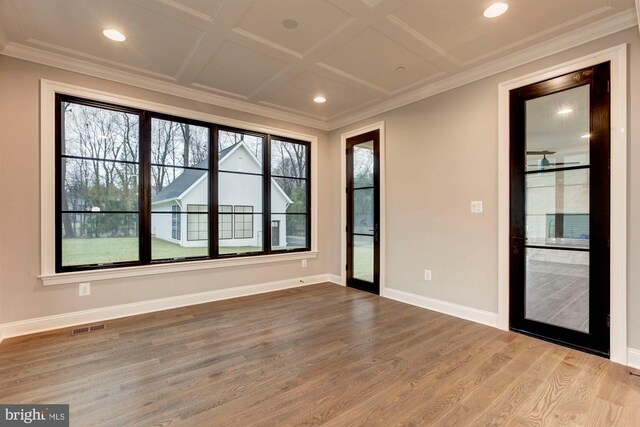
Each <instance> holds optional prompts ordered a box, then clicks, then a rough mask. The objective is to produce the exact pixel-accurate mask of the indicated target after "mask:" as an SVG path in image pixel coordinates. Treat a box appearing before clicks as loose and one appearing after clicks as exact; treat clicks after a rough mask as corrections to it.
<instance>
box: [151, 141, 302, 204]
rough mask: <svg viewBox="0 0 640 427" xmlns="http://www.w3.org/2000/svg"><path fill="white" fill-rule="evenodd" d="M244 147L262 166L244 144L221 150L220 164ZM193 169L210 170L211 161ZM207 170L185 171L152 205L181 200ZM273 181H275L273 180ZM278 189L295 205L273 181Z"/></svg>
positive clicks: (219, 155) (205, 160)
mask: <svg viewBox="0 0 640 427" xmlns="http://www.w3.org/2000/svg"><path fill="white" fill-rule="evenodd" d="M241 146H242V147H244V148H245V150H247V152H248V153H249V154H250V156H251V158H252V159H253V161H254V162H256V163H257V164H258V165H261V163H260V161H259V160H258V159H257V158H256V157H255V156H254V155H253V153H252V152H251V150H249V149H247V148H246V146H245V144H244V142H242V141H241V142H238V143H236V144H233V145H231V146H229V147H227V148H225V149H224V150H221V151H220V152H219V153H218V164H222V163H223V162H224V161H225V160H226V159H227V158H228V157H229V156H230V155H231V153H232V152H234V151H236V149H238V148H240V147H241ZM192 167H193V168H208V167H209V159H204V160H203V161H201V162H199V163H196V164H195V165H193V166H192ZM207 172H208V171H207V170H202V169H185V171H184V172H183V173H182V175H180V176H179V177H177V178H176V179H175V180H173V181H172V182H171V183H170V184H169V185H167V186H166V187H165V188H163V189H162V191H160V192H159V193H158V194H156V195H155V196H154V197H153V200H152V203H160V202H162V201H165V200H172V199H179V198H181V197H182V196H183V195H184V194H185V193H186V192H187V191H188V190H189V189H190V188H191V187H192V186H193V185H194V184H195V183H197V182H198V181H199V180H200V179H201V178H202V177H204V175H205V174H206V173H207ZM272 181H273V179H272ZM273 183H274V184H275V186H276V188H277V189H278V190H279V192H280V193H282V195H283V196H284V198H285V200H286V201H287V203H293V201H292V200H291V199H290V198H289V196H287V194H286V193H285V192H284V190H282V188H280V186H279V185H278V183H277V182H275V181H273Z"/></svg>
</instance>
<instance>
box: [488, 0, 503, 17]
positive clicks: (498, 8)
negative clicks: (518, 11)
mask: <svg viewBox="0 0 640 427" xmlns="http://www.w3.org/2000/svg"><path fill="white" fill-rule="evenodd" d="M507 9H509V5H508V4H506V3H502V2H500V3H494V4H492V5H491V6H489V7H488V8H486V9H485V10H484V17H485V18H497V17H498V16H500V15H502V14H503V13H505V12H506V11H507Z"/></svg>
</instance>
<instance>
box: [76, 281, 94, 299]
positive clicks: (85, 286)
mask: <svg viewBox="0 0 640 427" xmlns="http://www.w3.org/2000/svg"><path fill="white" fill-rule="evenodd" d="M88 295H91V283H88V282H87V283H80V285H79V286H78V296H81V297H86V296H88Z"/></svg>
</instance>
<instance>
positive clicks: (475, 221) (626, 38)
mask: <svg viewBox="0 0 640 427" xmlns="http://www.w3.org/2000/svg"><path fill="white" fill-rule="evenodd" d="M621 43H629V44H630V47H629V70H628V75H629V93H628V98H629V117H630V120H629V153H628V154H629V176H628V178H629V224H628V225H629V235H628V238H629V248H628V249H629V267H628V269H629V271H628V273H629V282H628V283H629V292H628V304H629V312H628V315H629V345H630V346H631V347H634V348H640V265H639V263H638V262H637V260H639V259H640V226H639V225H638V224H639V223H640V196H639V195H638V194H640V149H639V148H638V144H639V143H640V140H639V139H640V120H639V117H640V39H639V36H638V28H637V27H636V28H632V29H629V30H626V31H622V32H620V33H617V34H614V35H612V36H609V37H606V38H604V39H600V40H597V41H595V42H592V43H588V44H586V45H583V46H579V47H576V48H573V49H571V50H569V51H565V52H563V53H560V54H557V55H553V56H551V57H547V58H545V59H542V60H539V61H535V62H533V63H530V64H527V65H525V66H521V67H518V68H515V69H512V70H510V71H507V72H503V73H500V74H498V75H495V76H492V77H489V78H486V79H483V80H480V81H477V82H475V83H472V84H469V85H466V86H463V87H460V88H457V89H454V90H451V91H448V92H445V93H442V94H440V95H437V96H434V97H431V98H428V99H425V100H423V101H420V102H417V103H414V104H411V105H408V106H405V107H402V108H398V109H395V110H392V111H389V112H387V113H384V114H381V115H379V116H377V117H372V118H370V119H368V120H364V121H361V122H359V123H354V124H352V125H350V126H347V127H344V128H341V129H337V130H335V131H332V132H331V134H330V140H331V144H332V148H333V146H335V145H339V144H340V135H341V134H342V133H344V132H346V131H349V130H352V129H356V128H359V127H362V126H365V125H367V124H370V123H375V122H378V121H381V120H383V121H384V122H385V126H386V143H387V144H386V145H387V147H386V162H387V163H386V165H387V169H386V174H387V180H386V192H387V193H386V194H387V205H386V208H385V212H386V221H387V230H386V232H387V239H386V250H387V260H386V267H387V270H386V271H387V273H386V280H387V284H388V286H389V287H392V288H395V289H400V290H403V291H406V292H411V293H414V294H418V295H422V296H427V297H431V298H436V299H439V300H443V301H448V302H452V303H456V304H461V305H465V306H468V307H473V308H477V309H481V310H486V311H490V312H494V313H495V312H497V309H498V284H497V282H498V279H497V277H498V276H497V275H498V258H497V250H498V248H497V247H498V240H497V232H498V209H497V208H498V84H499V83H501V82H503V81H507V80H511V79H514V78H516V77H520V76H523V75H526V74H529V73H532V72H534V71H538V70H541V69H544V68H547V67H550V66H554V65H557V64H560V63H563V62H566V61H569V60H571V59H574V58H579V57H582V56H585V55H588V54H590V53H594V52H597V51H600V50H603V49H606V48H609V47H612V46H616V45H619V44H621ZM332 153H333V151H332ZM338 155H341V153H338ZM331 165H332V168H334V170H335V174H338V173H339V168H340V166H339V164H336V162H335V161H334V162H332V163H331ZM332 185H335V184H333V183H332ZM337 187H338V188H339V187H340V185H339V184H338V185H337ZM471 200H482V201H483V202H484V213H483V214H480V215H477V214H471V213H470V206H469V202H470V201H471ZM332 266H333V271H334V272H337V271H339V269H340V266H339V265H338V266H336V265H335V264H332ZM425 268H429V269H431V270H432V271H433V280H432V281H431V282H425V281H424V280H423V271H424V269H425Z"/></svg>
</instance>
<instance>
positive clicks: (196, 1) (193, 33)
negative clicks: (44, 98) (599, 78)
mask: <svg viewBox="0 0 640 427" xmlns="http://www.w3.org/2000/svg"><path fill="white" fill-rule="evenodd" d="M492 1H493V0H482V1H478V0H0V54H5V55H8V56H12V57H16V58H22V59H25V60H28V61H35V62H40V63H43V64H47V65H50V66H54V67H60V68H64V69H68V70H75V71H78V72H81V73H88V74H91V75H94V76H102V77H105V78H108V79H111V80H116V81H121V82H123V83H125V84H134V85H136V86H139V87H146V88H148V89H151V90H160V91H166V92H167V93H172V94H174V95H176V94H177V95H178V96H186V97H194V96H195V97H196V98H199V99H200V100H204V101H205V102H212V103H214V104H218V105H223V106H226V107H229V108H237V109H240V110H243V111H249V112H253V113H257V114H263V115H266V116H268V117H274V118H277V119H280V120H291V121H295V122H297V123H301V124H308V125H310V126H316V127H320V128H331V127H333V126H339V125H343V124H347V123H350V122H352V121H354V120H359V119H362V118H364V117H368V116H369V115H372V114H376V113H377V112H380V111H386V110H388V109H390V108H395V107H398V106H400V105H406V104H407V103H409V102H415V101H416V100H419V99H423V98H424V97H426V96H429V94H432V93H437V91H439V90H443V89H441V88H442V87H446V88H452V87H456V86H457V85H460V84H465V83H468V82H471V81H474V79H476V78H477V76H481V75H489V74H487V73H492V74H495V73H497V72H500V71H503V70H506V69H508V68H509V67H514V66H516V65H520V64H525V63H527V62H530V61H532V60H535V59H537V58H540V57H542V56H544V55H548V54H552V53H554V52H556V51H557V46H558V45H562V46H571V45H579V44H582V43H585V42H587V41H590V40H593V39H594V38H597V37H603V36H605V35H608V34H612V33H615V32H617V31H621V30H624V29H627V28H630V27H632V26H635V25H636V24H637V23H638V15H637V13H636V10H635V0H507V1H508V3H509V6H510V7H509V10H508V11H507V13H505V14H504V15H502V16H500V17H499V18H496V19H492V20H489V19H486V18H484V17H483V15H482V12H483V10H484V8H485V7H486V6H488V5H489V4H490V3H491V2H492ZM638 1H640V0H638ZM285 20H291V21H295V22H289V23H290V24H292V25H289V26H290V27H291V28H286V26H285V25H284V21H285ZM106 27H113V28H116V29H119V30H120V31H122V32H123V33H124V34H125V35H126V36H127V40H126V41H124V42H122V43H116V42H113V41H111V40H108V39H106V38H105V37H104V36H103V35H102V30H103V29H104V28H106ZM552 39H553V40H554V41H553V43H547V42H549V41H550V40H552ZM319 94H322V95H323V96H325V97H326V98H327V102H326V103H325V104H321V105H319V104H315V103H313V97H314V96H316V95H319ZM319 124H320V125H319Z"/></svg>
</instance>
